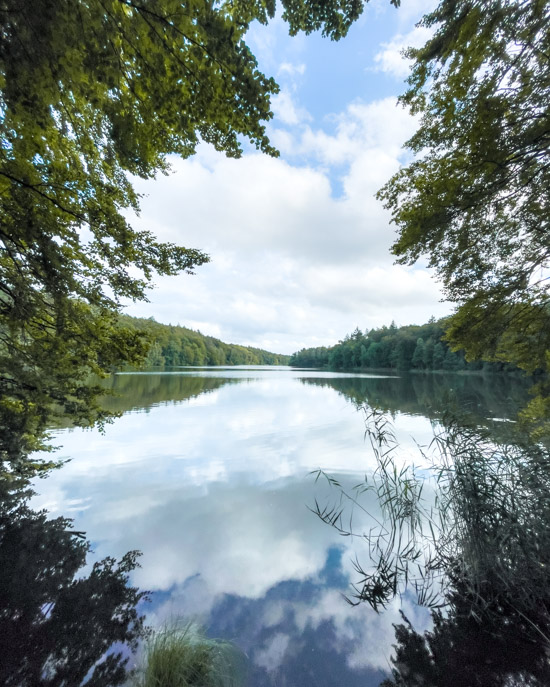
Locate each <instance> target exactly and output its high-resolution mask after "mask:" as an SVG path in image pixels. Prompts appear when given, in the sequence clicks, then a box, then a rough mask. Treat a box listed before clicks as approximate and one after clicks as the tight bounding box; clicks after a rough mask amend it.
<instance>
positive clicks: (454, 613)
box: [316, 411, 550, 687]
mask: <svg viewBox="0 0 550 687" xmlns="http://www.w3.org/2000/svg"><path fill="white" fill-rule="evenodd" d="M367 434H368V435H369V437H370V439H371V444H372V446H373V449H374V452H375V455H376V458H377V464H378V468H377V470H376V472H375V473H374V475H373V476H370V477H367V478H366V480H365V482H364V483H363V484H361V485H358V487H357V489H356V490H355V491H354V492H351V493H350V492H345V491H344V490H343V489H342V487H341V486H340V485H339V483H337V482H335V481H334V480H333V479H332V478H331V477H330V476H327V477H328V481H329V484H331V485H332V487H333V488H336V490H337V494H338V496H337V500H336V501H334V502H333V503H332V504H331V503H330V502H329V503H328V504H323V505H321V506H319V505H318V504H317V502H316V510H317V514H318V515H319V517H321V519H323V520H324V521H325V522H327V523H328V524H330V525H331V526H333V527H336V528H337V529H338V530H339V531H340V532H341V533H342V534H344V535H350V534H351V535H357V534H360V535H361V536H363V537H364V538H365V540H366V542H367V544H368V550H369V551H370V557H371V564H372V565H371V566H369V567H363V566H362V565H361V564H359V563H358V564H357V570H358V573H359V575H360V578H359V581H358V584H357V585H356V587H355V593H354V597H355V598H354V599H353V600H351V602H352V603H361V602H367V603H369V604H370V605H371V606H372V607H373V608H374V609H375V610H379V609H380V608H383V607H385V606H386V605H387V604H388V603H389V601H391V599H393V598H394V597H395V596H399V595H403V594H405V593H406V592H407V591H408V590H410V589H411V588H412V589H413V590H414V592H415V593H416V595H417V598H418V600H419V602H420V603H421V604H423V605H426V606H428V607H431V608H432V618H433V623H434V626H433V629H432V630H431V631H428V632H426V633H425V634H423V635H420V634H418V633H416V632H415V631H414V628H413V627H412V626H411V625H410V623H409V622H408V621H407V619H406V618H404V621H405V622H404V624H402V625H398V626H396V628H395V629H396V638H397V645H396V646H395V650H396V655H395V657H394V658H393V659H392V663H393V670H392V674H393V676H392V678H391V679H389V680H386V681H385V682H384V683H383V685H384V686H385V687H405V686H407V687H421V686H422V687H454V686H456V687H459V686H460V687H499V686H503V687H504V686H505V685H506V686H507V687H509V686H511V685H529V686H533V687H534V686H539V685H540V686H541V687H542V685H548V684H550V579H549V574H548V571H549V570H550V449H549V448H548V445H547V444H545V443H543V442H536V441H533V440H532V439H531V438H530V437H528V436H521V435H520V434H519V432H517V431H516V430H515V429H509V430H508V431H505V430H504V429H502V428H501V430H500V431H499V433H498V440H497V439H495V434H494V433H492V432H491V431H490V430H488V429H487V428H482V427H477V426H472V425H471V424H468V420H467V418H464V417H461V418H457V417H456V416H454V417H446V418H444V419H443V421H442V424H441V425H439V426H438V429H437V430H436V435H435V438H434V441H433V442H432V446H431V449H432V450H431V453H429V455H427V454H426V451H423V453H422V455H423V460H424V466H425V465H426V462H425V461H426V459H428V458H429V459H430V460H431V469H430V470H427V468H426V467H423V468H422V469H418V468H417V469H415V468H414V467H413V466H412V461H410V460H408V461H407V460H403V457H402V456H401V457H400V459H399V460H398V459H397V454H396V449H397V443H396V441H395V437H394V436H393V432H392V430H391V426H390V424H389V422H388V419H387V417H386V416H385V414H384V413H380V412H376V411H375V412H372V411H368V412H367ZM399 465H403V467H399ZM427 474H431V476H432V478H433V479H432V487H433V489H434V492H433V493H432V496H431V497H429V496H428V495H426V493H425V491H423V489H424V487H425V486H426V483H427ZM331 480H332V481H331ZM365 491H374V492H375V493H376V494H377V496H378V501H379V503H380V506H381V508H382V512H383V518H382V519H380V518H378V520H377V524H375V527H374V529H371V530H370V531H367V533H366V534H364V533H363V532H354V527H353V515H354V512H357V511H358V510H361V508H362V498H361V497H362V493H364V492H365ZM434 496H435V498H434ZM348 523H350V524H351V526H349V525H348Z"/></svg>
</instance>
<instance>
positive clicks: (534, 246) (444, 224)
mask: <svg viewBox="0 0 550 687" xmlns="http://www.w3.org/2000/svg"><path fill="white" fill-rule="evenodd" d="M421 23H422V25H424V26H426V27H430V28H433V29H434V33H433V35H432V37H431V38H430V39H429V40H428V42H427V43H426V44H425V45H424V46H423V47H422V48H420V49H414V50H412V49H411V50H409V51H408V55H409V57H412V58H413V59H414V65H413V68H412V72H411V75H410V77H409V79H408V83H409V89H408V90H407V92H406V93H405V94H404V95H403V96H402V97H401V102H402V103H403V104H404V105H406V106H408V107H409V108H410V109H411V112H412V113H413V114H417V115H421V122H420V127H419V129H418V130H417V132H416V133H415V134H414V136H413V137H412V138H411V139H410V140H409V141H408V143H407V146H408V148H409V149H410V150H412V151H413V153H415V154H416V158H415V159H414V161H413V162H411V163H410V164H409V165H408V166H406V167H404V168H403V169H401V170H400V171H399V172H398V173H397V174H396V175H395V176H394V177H392V179H391V180H390V181H389V182H388V183H387V184H386V186H385V187H384V188H383V189H382V190H381V191H380V193H379V197H380V198H382V199H383V200H384V202H385V205H386V206H387V207H388V208H390V209H391V211H392V216H393V221H394V222H395V223H396V224H397V226H398V229H399V236H398V239H397V241H396V242H395V244H394V246H393V251H394V253H395V254H396V255H397V256H398V259H399V261H400V262H402V263H409V264H411V263H413V262H415V261H416V260H417V259H418V258H419V257H420V256H421V255H424V254H425V255H427V256H428V257H429V264H430V265H431V266H432V267H434V268H435V269H436V270H437V273H438V274H439V276H440V277H441V279H442V281H443V284H444V286H445V289H446V294H447V296H448V298H449V299H450V300H452V301H454V302H455V303H457V305H458V310H457V313H456V314H455V316H454V317H453V318H451V321H450V327H449V329H448V331H447V337H448V339H449V340H450V341H451V342H452V345H453V348H454V349H455V350H456V349H458V348H463V349H465V351H466V354H467V358H468V359H472V358H475V357H484V358H485V359H492V360H507V361H510V362H513V363H514V364H516V365H518V366H520V367H522V368H523V369H525V370H527V371H528V372H532V371H533V370H534V369H536V368H540V369H546V370H547V369H548V366H549V362H550V361H549V359H548V354H547V351H548V350H549V349H550V328H549V327H548V324H549V321H550V294H549V291H548V285H549V282H548V279H547V268H548V266H549V261H550V242H549V240H548V236H549V235H550V227H549V225H548V218H549V215H550V213H549V211H550V205H549V198H548V192H547V191H548V188H549V187H550V164H549V158H548V152H549V150H548V149H549V145H550V116H549V110H548V104H549V102H550V23H549V22H548V7H547V3H546V2H545V1H543V0H534V1H533V2H523V0H507V1H506V2H500V1H499V0H441V2H440V4H439V6H438V7H437V8H436V9H435V10H434V11H433V12H431V13H429V14H427V15H426V16H425V17H424V18H423V20H422V22H421ZM526 333H527V338H528V339H529V343H528V345H526V342H525V335H526Z"/></svg>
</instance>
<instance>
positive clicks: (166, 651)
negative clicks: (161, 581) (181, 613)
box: [134, 622, 246, 687]
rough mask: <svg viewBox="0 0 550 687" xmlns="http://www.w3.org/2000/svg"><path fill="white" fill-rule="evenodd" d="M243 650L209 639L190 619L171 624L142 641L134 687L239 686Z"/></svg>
mask: <svg viewBox="0 0 550 687" xmlns="http://www.w3.org/2000/svg"><path fill="white" fill-rule="evenodd" d="M245 675H246V664H245V657H244V654H243V653H242V652H241V651H240V650H239V649H238V648H237V647H236V646H235V645H234V644H232V643H231V642H228V641H224V640H220V639H210V638H208V637H207V636H206V634H205V632H204V630H203V629H202V628H201V627H200V626H199V625H197V624H196V623H194V622H187V623H185V624H183V625H181V624H180V625H178V624H172V625H167V626H165V627H163V628H162V629H160V630H157V631H155V632H153V633H152V634H151V636H150V637H149V639H148V640H147V641H146V643H145V645H144V653H143V659H142V665H141V667H140V668H138V670H137V671H136V674H135V677H134V685H135V687H240V686H241V685H243V684H244V678H245Z"/></svg>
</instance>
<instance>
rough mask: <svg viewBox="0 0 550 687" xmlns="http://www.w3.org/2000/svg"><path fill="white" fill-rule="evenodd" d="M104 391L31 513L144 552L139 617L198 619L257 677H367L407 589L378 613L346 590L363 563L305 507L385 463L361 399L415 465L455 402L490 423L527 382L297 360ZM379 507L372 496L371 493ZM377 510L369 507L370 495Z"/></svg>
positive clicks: (64, 448) (134, 378)
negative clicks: (95, 426) (320, 367)
mask: <svg viewBox="0 0 550 687" xmlns="http://www.w3.org/2000/svg"><path fill="white" fill-rule="evenodd" d="M108 386H110V387H112V389H113V390H114V391H115V392H117V394H118V396H117V397H109V398H108V399H107V400H106V405H108V406H109V407H110V408H111V409H112V410H117V411H120V412H122V413H123V415H122V417H120V418H118V419H116V420H115V421H114V422H113V423H112V424H111V425H108V426H107V427H106V429H105V432H104V434H101V433H100V432H99V431H96V430H91V431H84V430H75V429H63V430H57V431H56V432H55V433H54V436H53V439H52V443H53V444H54V445H57V446H59V447H60V448H59V450H58V452H57V454H56V457H58V458H62V459H70V460H68V462H67V463H66V464H65V465H64V466H63V467H62V468H61V469H59V470H56V471H54V472H52V473H51V474H50V476H49V477H48V478H47V479H45V480H37V481H36V482H35V484H34V485H33V486H34V489H35V491H36V492H37V494H36V496H35V497H34V498H33V500H32V506H33V507H34V508H46V509H47V510H48V511H49V512H50V514H51V516H57V515H64V516H67V517H70V518H72V519H74V527H75V529H76V530H78V531H83V532H85V533H86V537H87V538H88V539H89V540H90V541H91V543H92V548H93V556H92V557H91V559H90V560H91V562H93V560H95V559H100V558H104V557H105V556H115V557H118V558H120V557H121V556H122V555H123V554H124V553H125V552H126V551H128V550H131V549H139V550H140V551H141V552H142V556H141V559H140V561H141V567H140V568H138V569H136V570H135V571H134V572H133V574H132V578H131V581H132V583H133V584H134V585H137V586H138V587H140V588H142V589H146V590H150V591H151V601H150V602H149V603H147V604H144V605H143V608H142V611H143V612H144V613H146V615H147V623H148V624H149V625H151V626H153V627H160V626H162V625H163V624H164V623H175V622H177V621H178V619H181V618H183V619H196V620H198V621H199V622H200V623H202V624H203V625H204V627H205V628H206V629H207V632H208V635H209V636H211V637H220V638H225V639H230V640H232V641H233V642H235V643H236V644H237V645H238V646H239V647H241V648H242V649H243V650H244V652H245V653H246V655H247V657H248V663H249V666H248V683H247V684H248V685H249V686H250V687H260V686H270V685H273V686H277V687H285V686H286V685H289V686H294V685H295V686H296V687H298V686H300V687H309V686H311V687H329V686H330V687H337V686H339V685H342V686H346V687H354V686H355V685H361V686H362V687H370V686H371V685H372V686H373V687H374V686H375V685H378V684H379V683H380V681H381V680H382V679H383V677H384V676H385V675H386V674H387V671H388V666H389V658H390V655H391V652H392V643H393V642H394V632H393V627H392V623H395V622H399V621H400V616H399V608H400V607H402V608H403V609H404V610H405V612H406V614H407V616H408V617H409V619H410V620H411V621H413V623H414V624H415V626H416V628H417V629H419V630H421V629H423V628H424V627H426V626H427V623H428V617H429V614H428V612H427V611H426V610H425V609H423V608H419V607H417V606H416V605H415V604H414V600H413V599H412V597H411V598H410V597H409V596H408V595H406V596H405V597H404V598H403V599H402V600H401V601H400V603H398V602H397V601H396V602H395V603H393V605H391V607H390V608H389V609H388V610H387V611H386V612H384V613H382V614H380V615H377V614H376V613H374V611H372V610H371V609H370V608H368V607H367V606H366V605H365V604H363V605H361V606H358V607H352V606H350V605H349V604H348V603H346V600H345V599H344V597H343V595H345V594H348V595H349V594H350V593H351V592H352V590H351V588H350V585H351V583H353V582H354V581H356V578H357V573H356V571H355V569H354V565H353V561H354V558H355V556H357V557H358V558H359V559H360V560H363V562H364V559H365V558H366V551H365V548H364V542H361V541H358V542H354V541H352V539H351V538H350V537H341V536H339V535H338V533H337V532H335V531H334V530H333V529H332V528H330V527H329V526H327V525H325V524H324V523H323V522H321V521H320V520H319V518H318V517H317V516H316V515H315V514H314V513H313V512H312V511H311V510H310V509H311V508H312V507H313V505H314V502H315V499H316V498H317V499H318V500H319V501H320V502H322V501H323V499H325V498H326V496H327V495H326V490H325V489H324V487H323V485H322V484H321V483H320V482H317V483H316V482H315V480H314V477H313V476H312V474H311V472H312V471H315V470H316V469H318V468H322V469H324V470H326V471H327V472H329V473H330V474H332V475H336V476H338V478H339V480H340V481H341V482H342V484H344V485H353V484H355V483H357V482H358V481H360V480H361V479H362V478H363V475H364V474H365V473H368V472H370V471H372V470H373V469H374V467H375V460H374V457H373V455H372V451H371V449H370V446H369V444H368V442H366V441H365V415H364V413H363V412H362V411H361V409H360V408H361V406H362V404H365V403H367V404H370V405H375V406H377V407H381V408H383V409H384V410H386V411H387V412H388V413H389V414H390V416H391V417H392V418H393V424H394V427H395V432H396V435H397V438H398V440H399V443H400V452H401V453H402V456H403V459H404V460H406V461H419V462H421V461H422V458H421V455H420V453H419V450H418V448H417V445H416V443H417V442H418V443H419V444H424V445H425V444H427V443H429V441H430V439H431V437H432V425H431V421H432V420H433V419H434V418H436V417H437V414H438V413H439V412H440V411H441V409H442V407H443V404H444V403H446V402H447V401H448V400H449V394H452V398H453V402H455V403H456V404H457V405H458V406H460V407H461V408H463V409H465V410H467V411H468V412H470V413H473V414H474V415H475V417H476V418H477V421H478V422H480V423H493V424H494V426H495V427H498V425H499V423H500V422H501V421H503V420H507V419H512V418H513V417H514V414H515V412H516V411H517V408H518V406H519V405H520V404H521V402H522V400H523V397H524V394H525V391H524V386H523V385H522V384H520V383H519V382H518V381H515V380H513V379H510V378H507V377H505V376H500V377H483V376H467V375H454V376H449V375H437V374H434V375H422V374H418V375H404V376H393V377H392V376H383V375H368V374H344V373H331V372H323V371H315V370H296V369H291V368H287V367H237V368H235V367H231V368H196V369H189V368H184V369H181V370H172V371H163V372H158V371H157V372H141V373H124V374H118V375H116V376H114V377H113V378H112V379H111V380H109V381H108ZM371 501H372V497H371ZM368 505H369V508H370V509H371V511H372V512H373V513H374V512H376V509H377V505H376V503H374V502H371V503H370V504H368Z"/></svg>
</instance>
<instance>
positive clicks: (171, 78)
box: [0, 0, 397, 466]
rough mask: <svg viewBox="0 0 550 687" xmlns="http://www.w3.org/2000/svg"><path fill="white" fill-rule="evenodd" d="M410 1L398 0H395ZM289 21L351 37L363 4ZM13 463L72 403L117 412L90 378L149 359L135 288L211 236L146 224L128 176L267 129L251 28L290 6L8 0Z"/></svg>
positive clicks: (263, 144)
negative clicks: (129, 322)
mask: <svg viewBox="0 0 550 687" xmlns="http://www.w3.org/2000/svg"><path fill="white" fill-rule="evenodd" d="M392 1H393V4H397V1H396V0H392ZM283 8H284V12H283V17H284V18H285V19H286V20H287V21H288V23H289V27H290V31H291V33H297V32H298V31H300V30H304V31H306V32H311V31H314V30H319V29H320V30H322V32H323V34H324V35H326V36H329V37H330V38H333V39H338V38H340V37H342V36H344V35H345V33H346V32H347V30H348V28H349V26H350V24H351V23H352V22H353V21H354V20H355V19H357V17H358V16H359V15H360V13H361V11H362V8H363V2H362V0H351V2H347V3H343V4H342V3H337V2H334V3H333V2H331V3H315V2H310V1H309V0H308V1H306V2H304V1H303V0H284V1H283ZM0 9H1V15H0V17H1V18H0V36H1V40H0V133H1V139H2V146H1V147H0V219H1V225H0V226H1V228H0V242H1V243H0V245H1V249H2V250H1V253H0V367H1V369H2V373H1V376H0V430H1V431H0V437H1V439H0V460H2V461H6V460H7V461H11V463H12V464H19V466H21V464H22V463H21V459H22V458H24V457H25V456H26V455H27V454H28V453H29V452H30V451H32V450H35V449H37V448H44V444H43V438H44V430H45V428H46V427H48V426H50V425H51V424H52V423H53V422H54V421H55V418H56V417H57V416H60V415H65V414H69V415H70V416H71V418H72V420H73V422H74V424H76V425H90V424H93V423H95V422H102V421H104V420H105V419H106V418H107V414H106V413H105V412H104V411H103V410H102V409H101V407H100V405H99V404H98V402H97V398H98V395H99V394H100V393H101V388H100V387H99V386H97V385H90V384H89V379H90V375H91V374H95V375H100V376H101V375H104V374H105V373H106V372H108V371H109V370H111V369H112V368H113V367H114V366H120V365H122V364H128V363H130V364H136V363H139V362H140V361H142V360H143V359H144V355H145V353H146V349H147V337H146V336H145V335H144V334H143V333H140V332H137V331H136V330H130V329H128V328H125V327H123V326H120V323H119V321H118V317H117V314H118V312H119V310H120V303H121V300H122V299H124V298H126V299H128V298H130V299H134V300H136V299H145V297H146V289H147V286H148V285H149V284H150V282H151V279H152V277H153V276H154V275H155V274H167V275H170V274H176V273H178V272H182V271H183V272H191V271H192V270H193V269H194V268H195V267H196V266H198V265H201V264H203V263H204V262H206V261H207V260H208V256H206V255H205V254H204V253H202V252H201V251H199V250H195V249H189V248H183V247H181V246H176V245H173V244H168V243H160V242H158V241H157V240H156V239H155V237H154V236H153V235H152V234H151V233H150V232H148V231H137V230H135V229H133V228H132V227H131V226H130V224H129V222H128V220H127V218H126V214H125V212H126V211H127V210H129V209H133V210H137V209H138V197H137V194H136V192H135V191H134V189H133V187H132V184H131V177H130V175H134V176H140V177H143V178H151V177H154V176H155V175H156V174H158V173H159V172H161V173H167V172H168V170H169V163H168V156H169V155H170V154H177V155H180V156H182V157H188V156H189V155H192V154H193V153H194V151H195V148H196V146H197V144H198V142H199V141H200V140H202V141H205V142H207V143H210V144H212V145H213V146H214V147H215V148H216V149H217V150H219V151H223V152H225V153H226V154H227V155H229V156H231V157H239V155H240V154H241V150H242V148H241V140H242V139H243V138H245V139H248V140H249V141H250V143H251V144H252V145H254V146H256V148H258V149H259V150H261V151H263V152H265V153H267V154H270V155H277V151H276V150H275V149H274V148H273V147H272V146H271V145H270V143H269V141H268V139H267V136H266V133H265V121H267V120H269V118H270V117H271V116H272V114H271V111H270V96H271V95H273V94H274V93H277V91H278V86H277V84H276V83H275V81H274V80H273V79H272V78H268V77H266V76H264V75H263V74H262V73H261V72H260V71H259V70H258V69H257V62H256V60H255V58H254V55H253V54H252V53H251V52H250V50H249V48H248V46H247V45H246V43H245V40H244V37H245V34H246V32H247V30H248V28H249V26H250V23H251V22H252V21H259V22H261V23H266V22H267V21H268V19H269V18H270V17H273V16H274V13H275V3H274V2H272V1H270V2H268V3H262V2H259V1H258V2H244V1H237V2H231V3H205V2H202V1H196V0H191V1H190V2H187V3H182V2H181V1H180V0H152V1H148V2H144V1H143V0H89V1H88V2H84V1H83V0H59V1H55V2H54V1H53V0H36V2H32V3H29V2H27V0H13V2H9V3H8V2H5V1H4V0H0Z"/></svg>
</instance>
